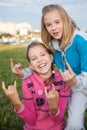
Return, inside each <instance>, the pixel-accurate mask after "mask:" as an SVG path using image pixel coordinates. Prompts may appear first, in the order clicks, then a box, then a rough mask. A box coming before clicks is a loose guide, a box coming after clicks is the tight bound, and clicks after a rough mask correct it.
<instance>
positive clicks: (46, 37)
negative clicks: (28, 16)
mask: <svg viewBox="0 0 87 130" xmlns="http://www.w3.org/2000/svg"><path fill="white" fill-rule="evenodd" d="M53 10H57V11H58V12H59V13H60V15H61V18H62V20H63V23H64V33H63V37H62V40H61V46H60V48H64V47H66V46H67V44H69V43H70V41H71V38H72V35H73V33H74V30H75V29H76V28H77V25H76V23H75V21H74V20H73V19H72V18H71V17H70V16H69V15H68V14H67V12H66V11H65V9H64V8H63V7H61V6H60V5H58V4H51V5H47V6H45V7H43V9H42V20H41V38H42V41H43V42H44V43H45V44H46V45H47V46H49V42H51V41H52V39H53V37H52V36H51V35H50V34H49V33H48V31H47V29H46V27H45V23H44V16H45V15H46V14H47V13H48V12H50V11H53Z"/></svg>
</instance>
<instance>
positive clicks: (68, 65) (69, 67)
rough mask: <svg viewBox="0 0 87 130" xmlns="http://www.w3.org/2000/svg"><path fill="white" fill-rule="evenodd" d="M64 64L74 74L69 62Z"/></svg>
mask: <svg viewBox="0 0 87 130" xmlns="http://www.w3.org/2000/svg"><path fill="white" fill-rule="evenodd" d="M66 64H67V67H68V70H69V72H70V73H71V74H74V72H73V70H72V68H71V66H70V64H69V63H68V62H67V63H66Z"/></svg>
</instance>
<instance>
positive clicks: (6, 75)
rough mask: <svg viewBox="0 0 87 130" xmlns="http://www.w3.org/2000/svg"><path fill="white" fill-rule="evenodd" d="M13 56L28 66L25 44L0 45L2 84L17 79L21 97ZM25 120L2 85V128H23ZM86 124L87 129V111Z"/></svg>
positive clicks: (0, 79)
mask: <svg viewBox="0 0 87 130" xmlns="http://www.w3.org/2000/svg"><path fill="white" fill-rule="evenodd" d="M10 58H13V60H14V62H15V63H18V62H20V63H22V65H23V66H22V67H23V68H24V67H26V66H27V60H26V47H25V46H23V45H14V46H12V45H0V86H1V83H2V81H5V83H6V86H8V85H9V84H13V81H14V80H16V81H17V89H18V92H19V94H20V97H21V82H22V80H21V79H19V78H18V77H17V76H15V75H14V74H13V73H12V72H11V70H10V64H9V59H10ZM23 125H24V123H23V121H22V120H21V119H19V118H18V117H17V115H16V114H15V112H14V108H13V106H12V104H11V102H10V101H9V99H8V98H7V97H6V96H5V94H4V93H3V92H2V89H1V87H0V130H23ZM85 126H86V129H87V112H86V114H85Z"/></svg>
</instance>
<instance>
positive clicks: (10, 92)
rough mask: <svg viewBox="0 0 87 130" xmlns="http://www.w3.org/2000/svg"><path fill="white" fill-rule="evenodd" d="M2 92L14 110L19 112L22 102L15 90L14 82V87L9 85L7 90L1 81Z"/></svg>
mask: <svg viewBox="0 0 87 130" xmlns="http://www.w3.org/2000/svg"><path fill="white" fill-rule="evenodd" d="M2 90H3V91H4V93H5V95H6V96H7V97H8V98H9V99H10V101H11V102H12V104H13V105H14V107H15V109H16V110H17V111H19V110H20V109H21V107H22V102H21V100H20V98H19V94H18V92H17V89H16V81H14V85H9V86H8V88H6V87H5V82H4V81H2Z"/></svg>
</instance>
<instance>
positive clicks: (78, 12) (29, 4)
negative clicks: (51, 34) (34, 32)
mask: <svg viewBox="0 0 87 130" xmlns="http://www.w3.org/2000/svg"><path fill="white" fill-rule="evenodd" d="M48 4H60V5H61V6H62V7H64V9H65V10H66V11H67V13H68V14H69V15H70V16H71V17H72V18H73V19H74V20H75V22H76V23H77V25H78V26H79V27H80V29H82V30H86V29H87V0H0V20H1V21H5V22H16V23H22V22H26V23H28V24H30V25H31V26H32V28H33V29H40V26H41V13H42V8H43V7H44V6H45V5H48Z"/></svg>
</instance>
